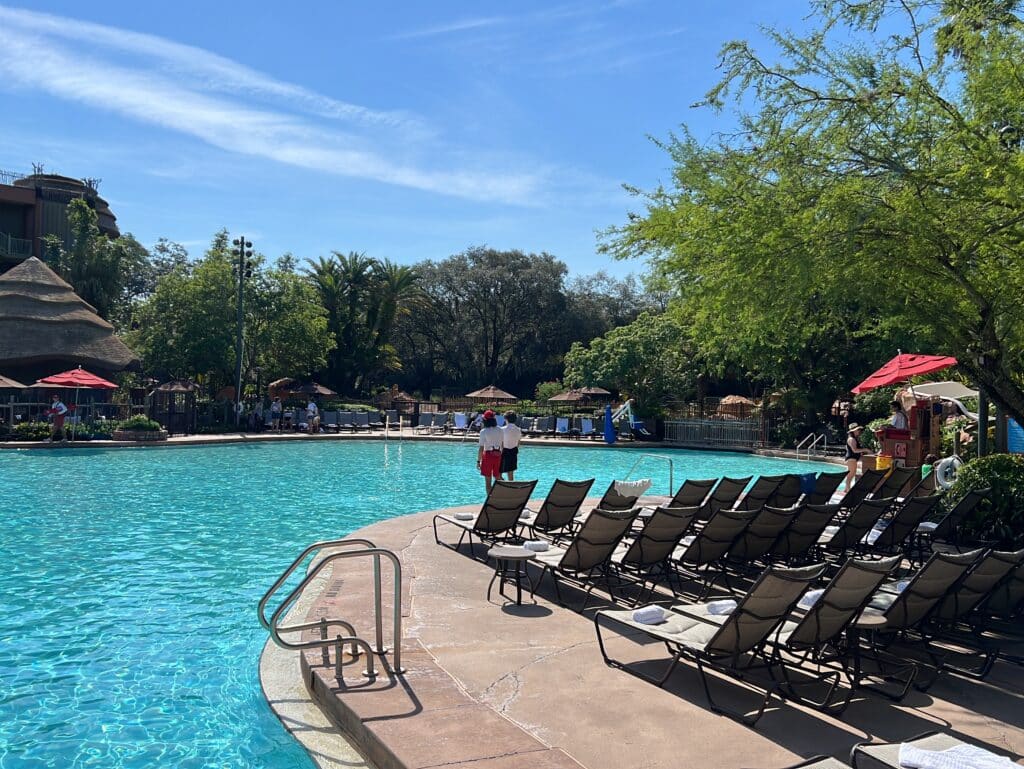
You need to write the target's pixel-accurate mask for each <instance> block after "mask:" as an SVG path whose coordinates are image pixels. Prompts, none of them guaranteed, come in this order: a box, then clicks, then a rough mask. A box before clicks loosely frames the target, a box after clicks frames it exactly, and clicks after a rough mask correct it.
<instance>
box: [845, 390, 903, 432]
mask: <svg viewBox="0 0 1024 769" xmlns="http://www.w3.org/2000/svg"><path fill="white" fill-rule="evenodd" d="M895 393H896V390H895V389H894V388H892V387H879V388H878V389H875V390H869V391H868V392H866V393H861V394H860V395H855V396H853V409H852V410H851V412H850V417H851V418H850V421H851V422H854V421H856V422H860V423H861V424H863V423H864V422H867V421H869V420H871V419H877V418H878V417H881V416H884V415H886V414H888V413H889V404H890V403H892V399H893V397H894V396H895Z"/></svg>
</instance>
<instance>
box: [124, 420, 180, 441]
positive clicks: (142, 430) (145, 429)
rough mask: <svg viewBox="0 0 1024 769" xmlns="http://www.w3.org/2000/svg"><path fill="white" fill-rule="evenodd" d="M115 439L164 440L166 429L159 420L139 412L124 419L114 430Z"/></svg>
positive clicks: (165, 438)
mask: <svg viewBox="0 0 1024 769" xmlns="http://www.w3.org/2000/svg"><path fill="white" fill-rule="evenodd" d="M114 440H115V441H166V440H167V431H166V430H164V429H163V428H162V427H161V426H160V423H159V422H156V421H154V420H152V419H150V418H149V417H145V416H142V415H141V414H139V415H137V416H134V417H131V418H130V419H126V420H125V421H124V422H122V423H121V424H120V425H119V426H118V427H117V429H116V430H114Z"/></svg>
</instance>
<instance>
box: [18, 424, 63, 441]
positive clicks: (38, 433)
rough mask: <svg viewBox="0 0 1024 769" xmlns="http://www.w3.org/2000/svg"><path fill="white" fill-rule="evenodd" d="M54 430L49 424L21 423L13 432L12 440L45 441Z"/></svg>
mask: <svg viewBox="0 0 1024 769" xmlns="http://www.w3.org/2000/svg"><path fill="white" fill-rule="evenodd" d="M52 430H53V428H52V427H51V426H50V423H49V422H21V423H20V424H16V425H15V426H14V428H13V429H12V430H11V440H13V441H45V440H46V439H47V438H49V437H50V432H51V431H52Z"/></svg>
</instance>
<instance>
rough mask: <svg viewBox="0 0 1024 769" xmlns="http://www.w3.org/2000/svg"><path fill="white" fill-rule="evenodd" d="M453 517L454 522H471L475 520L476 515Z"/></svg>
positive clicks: (457, 515) (460, 514) (457, 514)
mask: <svg viewBox="0 0 1024 769" xmlns="http://www.w3.org/2000/svg"><path fill="white" fill-rule="evenodd" d="M454 517H455V520H456V521H472V520H473V519H474V518H476V513H456V514H455V516H454Z"/></svg>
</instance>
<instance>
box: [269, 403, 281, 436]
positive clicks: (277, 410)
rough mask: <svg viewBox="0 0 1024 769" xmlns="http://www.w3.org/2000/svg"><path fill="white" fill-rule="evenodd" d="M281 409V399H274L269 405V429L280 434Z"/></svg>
mask: <svg viewBox="0 0 1024 769" xmlns="http://www.w3.org/2000/svg"><path fill="white" fill-rule="evenodd" d="M282 410H283V407H282V406H281V398H280V397H277V398H274V400H273V401H271V403H270V427H271V428H272V429H274V430H277V431H278V432H281V413H282Z"/></svg>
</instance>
